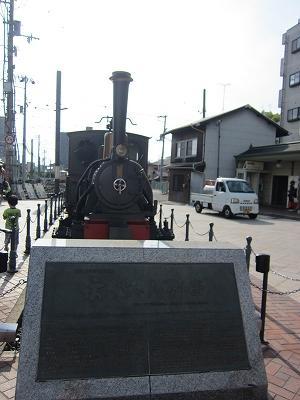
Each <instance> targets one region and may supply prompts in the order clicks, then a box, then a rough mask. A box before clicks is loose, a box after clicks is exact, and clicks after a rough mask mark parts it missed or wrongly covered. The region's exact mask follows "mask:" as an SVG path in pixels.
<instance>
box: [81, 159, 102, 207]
mask: <svg viewBox="0 0 300 400" xmlns="http://www.w3.org/2000/svg"><path fill="white" fill-rule="evenodd" d="M103 161H104V159H102V158H99V159H98V160H95V161H93V162H92V163H91V164H90V165H89V166H88V167H87V168H86V170H85V171H84V173H83V174H82V175H81V177H80V179H79V181H78V183H77V185H76V201H79V199H78V198H79V187H80V185H81V183H82V181H83V179H84V178H85V176H86V174H87V173H88V171H89V170H90V169H91V168H92V167H93V166H94V165H95V164H96V163H100V162H103Z"/></svg>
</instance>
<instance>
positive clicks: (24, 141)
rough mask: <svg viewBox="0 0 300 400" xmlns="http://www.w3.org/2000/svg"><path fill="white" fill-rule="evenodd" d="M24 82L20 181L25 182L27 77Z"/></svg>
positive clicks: (23, 79) (22, 80)
mask: <svg viewBox="0 0 300 400" xmlns="http://www.w3.org/2000/svg"><path fill="white" fill-rule="evenodd" d="M21 82H24V106H23V147H22V181H23V183H25V180H26V109H27V82H28V79H27V76H24V77H23V78H22V79H21Z"/></svg>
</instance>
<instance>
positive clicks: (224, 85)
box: [219, 83, 230, 111]
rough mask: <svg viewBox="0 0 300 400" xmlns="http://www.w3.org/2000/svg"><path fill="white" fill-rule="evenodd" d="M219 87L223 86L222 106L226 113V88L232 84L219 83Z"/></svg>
mask: <svg viewBox="0 0 300 400" xmlns="http://www.w3.org/2000/svg"><path fill="white" fill-rule="evenodd" d="M219 85H221V86H223V104H222V111H224V106H225V91H226V86H230V83H219Z"/></svg>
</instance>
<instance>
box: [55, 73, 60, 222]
mask: <svg viewBox="0 0 300 400" xmlns="http://www.w3.org/2000/svg"><path fill="white" fill-rule="evenodd" d="M55 111H56V113H55V115H56V121H55V189H54V190H55V193H56V194H57V193H59V178H60V176H59V175H60V112H61V71H56V110H55ZM55 219H56V217H55Z"/></svg>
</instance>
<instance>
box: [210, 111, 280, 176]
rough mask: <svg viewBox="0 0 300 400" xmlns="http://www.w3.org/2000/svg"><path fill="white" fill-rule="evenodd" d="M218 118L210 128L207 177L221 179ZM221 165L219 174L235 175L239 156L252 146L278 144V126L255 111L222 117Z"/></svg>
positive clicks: (211, 123)
mask: <svg viewBox="0 0 300 400" xmlns="http://www.w3.org/2000/svg"><path fill="white" fill-rule="evenodd" d="M216 122H217V121H212V122H210V123H209V124H208V125H207V127H206V141H205V156H204V157H205V158H204V159H205V163H206V168H205V179H210V178H211V179H215V178H217V176H216V175H217V158H218V154H217V150H218V126H217V124H216ZM220 132H221V135H220V168H219V171H220V173H219V175H220V176H223V177H235V175H236V165H235V158H234V156H235V155H238V154H240V153H243V152H244V151H246V150H248V149H249V147H250V145H252V146H266V145H272V144H275V137H276V128H275V127H274V126H273V125H272V124H269V123H268V122H267V121H265V120H264V119H263V118H261V117H259V116H257V115H256V114H255V113H254V112H252V111H251V110H247V109H246V110H242V111H240V112H236V113H234V114H231V115H227V116H226V115H225V116H223V117H222V121H221V126H220Z"/></svg>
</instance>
